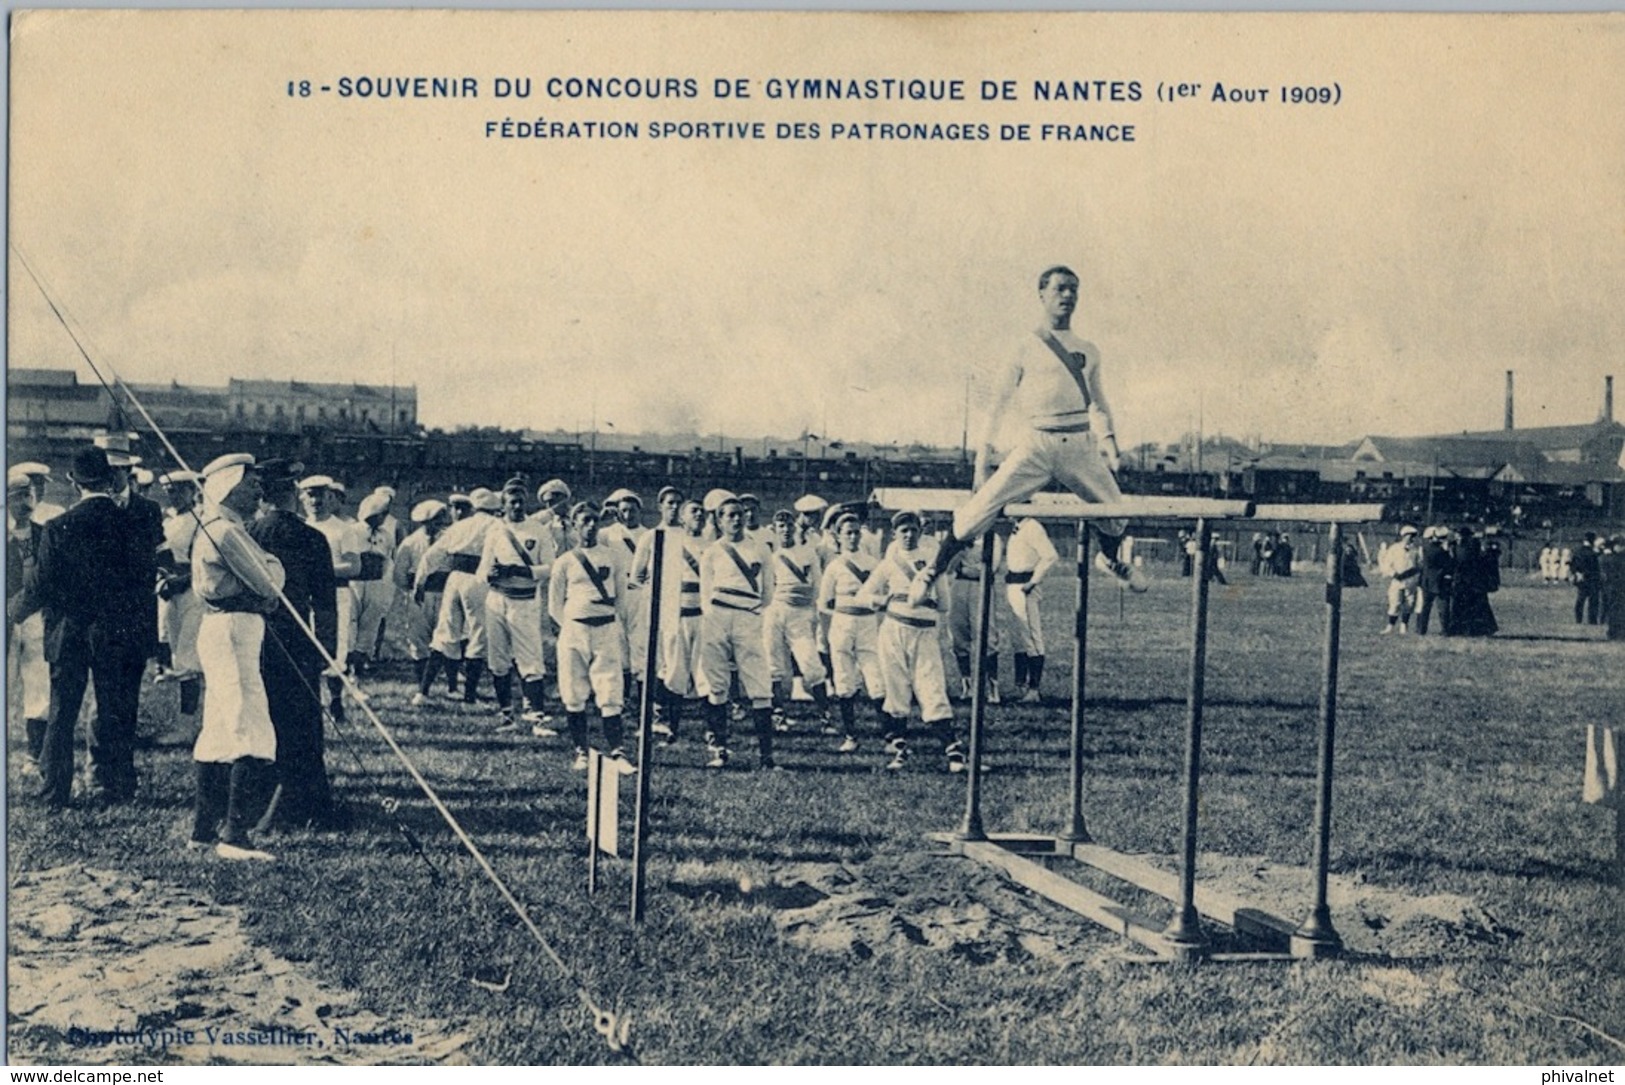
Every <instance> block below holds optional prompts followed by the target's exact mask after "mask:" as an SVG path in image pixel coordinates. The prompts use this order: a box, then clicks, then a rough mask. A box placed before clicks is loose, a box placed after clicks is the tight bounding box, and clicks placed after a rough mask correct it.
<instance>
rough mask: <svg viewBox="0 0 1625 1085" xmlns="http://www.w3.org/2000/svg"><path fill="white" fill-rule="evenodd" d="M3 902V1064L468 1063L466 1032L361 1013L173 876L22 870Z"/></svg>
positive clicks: (233, 914) (231, 912)
mask: <svg viewBox="0 0 1625 1085" xmlns="http://www.w3.org/2000/svg"><path fill="white" fill-rule="evenodd" d="M7 905H8V910H9V916H10V935H11V946H10V958H9V960H8V962H7V963H8V966H9V981H8V982H9V989H8V994H9V1014H8V1024H9V1026H10V1045H11V1049H10V1057H11V1060H12V1061H13V1062H21V1063H34V1064H43V1063H54V1062H65V1061H71V1062H73V1063H75V1064H82V1063H86V1062H92V1063H116V1064H127V1063H180V1064H266V1065H276V1064H287V1063H300V1064H315V1065H379V1064H422V1063H460V1062H463V1061H466V1060H464V1059H463V1058H462V1056H461V1052H462V1049H463V1047H464V1045H466V1044H467V1043H468V1041H469V1038H470V1037H469V1036H468V1035H467V1034H466V1033H465V1032H463V1031H460V1030H458V1029H456V1028H454V1027H451V1026H448V1025H446V1024H444V1023H440V1022H432V1021H402V1020H384V1019H381V1018H379V1017H377V1016H376V1015H373V1014H370V1013H366V1012H364V1011H361V1010H359V1009H357V1008H356V1007H355V1006H354V999H353V996H351V995H349V994H346V993H343V992H336V991H333V990H329V989H327V988H325V987H323V986H321V985H320V984H318V983H316V982H315V981H314V980H311V979H309V978H307V977H305V976H303V975H301V974H300V973H299V971H298V969H297V968H296V967H295V966H294V965H293V964H292V963H290V962H288V961H286V960H283V959H282V958H280V957H278V956H276V955H275V954H273V953H272V952H270V951H269V950H267V949H264V948H262V947H258V946H255V945H253V944H252V943H251V942H250V941H249V940H248V938H247V937H246V936H245V935H244V933H243V930H242V916H241V913H240V912H239V911H238V910H237V909H235V908H230V907H221V906H219V905H216V904H213V903H211V902H209V901H207V900H204V899H202V898H200V897H198V896H196V895H194V894H191V893H188V892H186V891H184V890H180V889H177V888H175V887H173V886H168V885H164V884H161V883H159V882H156V881H153V880H151V879H148V880H138V879H135V878H133V877H130V876H129V875H125V874H119V873H116V872H113V871H105V870H96V869H92V868H87V867H84V866H82V865H78V864H75V865H70V866H62V867H56V868H53V869H51V870H44V871H34V872H29V873H26V874H21V875H18V876H17V877H16V879H15V880H14V881H13V882H12V885H11V891H10V894H9V896H8V898H7Z"/></svg>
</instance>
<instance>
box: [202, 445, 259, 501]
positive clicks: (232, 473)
mask: <svg viewBox="0 0 1625 1085" xmlns="http://www.w3.org/2000/svg"><path fill="white" fill-rule="evenodd" d="M253 466H254V457H253V456H251V455H249V454H248V453H247V452H228V453H226V454H225V455H224V456H218V457H216V458H215V459H212V460H210V461H209V462H208V464H207V465H206V466H205V467H204V468H203V496H204V497H206V498H208V499H209V500H210V501H212V502H214V503H215V504H217V505H218V504H219V503H220V502H222V501H224V500H225V499H226V495H227V494H229V493H231V491H233V490H235V489H236V488H237V485H238V483H240V482H242V481H243V476H244V475H246V474H248V469H249V468H250V467H253Z"/></svg>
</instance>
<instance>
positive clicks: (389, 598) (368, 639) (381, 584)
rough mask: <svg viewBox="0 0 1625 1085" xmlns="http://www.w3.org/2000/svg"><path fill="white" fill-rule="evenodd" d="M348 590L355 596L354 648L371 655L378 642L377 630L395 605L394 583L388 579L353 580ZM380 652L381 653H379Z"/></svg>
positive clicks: (363, 653) (382, 625)
mask: <svg viewBox="0 0 1625 1085" xmlns="http://www.w3.org/2000/svg"><path fill="white" fill-rule="evenodd" d="M350 591H351V592H352V593H353V594H354V596H355V602H354V603H353V604H352V605H353V606H354V607H355V640H354V642H353V643H354V644H355V648H354V649H352V650H353V651H356V652H360V653H361V654H362V655H364V656H371V655H372V653H373V649H374V648H375V647H376V646H377V644H378V631H379V630H381V629H382V628H383V627H384V619H385V618H387V617H388V616H389V611H390V608H391V607H393V606H394V605H395V585H394V584H393V583H391V582H390V581H388V580H354V581H351V582H350ZM380 654H381V653H380Z"/></svg>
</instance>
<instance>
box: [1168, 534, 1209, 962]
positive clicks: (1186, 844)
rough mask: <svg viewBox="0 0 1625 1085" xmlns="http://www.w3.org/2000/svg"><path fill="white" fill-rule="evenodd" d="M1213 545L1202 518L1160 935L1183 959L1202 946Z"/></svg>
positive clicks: (1192, 570)
mask: <svg viewBox="0 0 1625 1085" xmlns="http://www.w3.org/2000/svg"><path fill="white" fill-rule="evenodd" d="M1212 541H1213V532H1212V528H1211V527H1210V526H1209V524H1208V521H1207V520H1206V518H1202V519H1199V520H1197V521H1196V560H1195V562H1194V563H1193V564H1192V567H1191V578H1192V583H1191V673H1190V687H1189V692H1188V694H1187V695H1186V698H1185V810H1184V821H1183V827H1182V831H1181V844H1182V847H1181V849H1180V863H1179V901H1178V911H1177V912H1176V913H1175V915H1174V918H1173V921H1172V922H1171V923H1169V924H1168V929H1167V930H1166V931H1164V932H1163V933H1164V935H1165V936H1166V937H1167V939H1168V943H1169V945H1170V946H1171V947H1172V948H1173V950H1174V951H1175V952H1176V953H1178V954H1180V955H1182V956H1188V955H1191V954H1195V953H1199V952H1201V950H1202V947H1203V946H1204V945H1205V944H1206V942H1207V937H1206V935H1204V934H1203V933H1202V924H1201V920H1200V919H1199V918H1198V916H1197V912H1196V820H1197V816H1198V813H1199V811H1200V802H1199V800H1200V795H1201V775H1202V699H1203V696H1204V693H1205V688H1206V682H1207V675H1206V668H1207V584H1208V561H1209V560H1210V557H1211V554H1210V550H1211V545H1212Z"/></svg>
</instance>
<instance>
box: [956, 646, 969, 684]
mask: <svg viewBox="0 0 1625 1085" xmlns="http://www.w3.org/2000/svg"><path fill="white" fill-rule="evenodd" d="M954 665H955V666H956V667H958V668H959V677H961V678H969V677H970V653H969V652H955V653H954Z"/></svg>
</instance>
